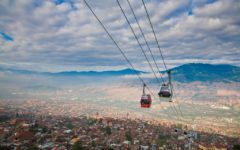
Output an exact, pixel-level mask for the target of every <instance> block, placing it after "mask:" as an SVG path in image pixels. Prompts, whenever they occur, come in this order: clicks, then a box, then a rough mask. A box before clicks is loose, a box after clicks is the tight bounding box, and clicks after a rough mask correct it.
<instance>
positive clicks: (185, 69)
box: [0, 63, 240, 82]
mask: <svg viewBox="0 0 240 150" xmlns="http://www.w3.org/2000/svg"><path fill="white" fill-rule="evenodd" d="M171 70H172V79H173V80H174V81H179V82H193V81H201V82H219V81H223V82H232V81H234V82H240V67H237V66H232V65H211V64H201V63H191V64H185V65H182V66H179V67H175V68H172V69H171ZM0 72H11V73H15V74H26V75H27V74H28V75H29V74H38V75H49V76H65V77H68V76H123V75H135V74H136V73H137V74H144V73H147V72H143V71H139V70H133V69H129V68H128V69H123V70H116V71H65V72H57V73H50V72H37V71H29V70H19V69H10V68H2V67H0Z"/></svg>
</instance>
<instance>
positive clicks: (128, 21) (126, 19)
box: [117, 0, 164, 84]
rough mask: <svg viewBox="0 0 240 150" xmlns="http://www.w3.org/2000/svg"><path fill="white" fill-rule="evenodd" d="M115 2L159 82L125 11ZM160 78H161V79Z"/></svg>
mask: <svg viewBox="0 0 240 150" xmlns="http://www.w3.org/2000/svg"><path fill="white" fill-rule="evenodd" d="M117 3H118V6H119V8H120V9H121V11H122V13H123V15H124V17H125V19H126V21H127V23H128V25H129V26H130V28H131V31H132V33H133V35H134V37H135V39H136V40H137V43H138V45H139V47H140V48H141V50H142V53H143V55H144V56H145V58H146V60H147V62H148V64H149V66H150V68H151V70H152V72H153V74H154V76H155V78H156V79H157V81H158V83H159V84H160V81H159V79H158V77H157V76H156V73H155V71H154V70H153V67H152V65H151V63H150V62H149V59H148V58H147V55H146V53H145V51H144V50H143V47H142V45H141V44H140V42H139V39H138V37H137V35H136V33H135V32H134V30H133V28H132V26H131V24H130V21H129V20H128V18H127V16H126V14H125V12H124V10H123V8H122V6H121V4H120V3H119V0H117ZM162 80H163V79H162ZM163 82H164V81H163Z"/></svg>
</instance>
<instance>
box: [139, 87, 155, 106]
mask: <svg viewBox="0 0 240 150" xmlns="http://www.w3.org/2000/svg"><path fill="white" fill-rule="evenodd" d="M145 87H146V84H143V94H142V97H141V101H140V104H141V107H142V108H150V107H151V103H152V98H151V95H150V94H146V93H145Z"/></svg>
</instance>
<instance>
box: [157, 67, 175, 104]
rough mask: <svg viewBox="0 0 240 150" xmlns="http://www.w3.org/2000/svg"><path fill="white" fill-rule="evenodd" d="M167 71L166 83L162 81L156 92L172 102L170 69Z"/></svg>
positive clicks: (160, 96)
mask: <svg viewBox="0 0 240 150" xmlns="http://www.w3.org/2000/svg"><path fill="white" fill-rule="evenodd" d="M167 73H168V80H169V81H168V83H163V84H162V86H161V88H160V91H159V93H158V96H159V98H160V99H161V98H165V99H168V101H169V102H172V95H173V93H172V83H171V70H168V71H167Z"/></svg>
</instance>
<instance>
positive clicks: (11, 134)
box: [0, 100, 240, 150]
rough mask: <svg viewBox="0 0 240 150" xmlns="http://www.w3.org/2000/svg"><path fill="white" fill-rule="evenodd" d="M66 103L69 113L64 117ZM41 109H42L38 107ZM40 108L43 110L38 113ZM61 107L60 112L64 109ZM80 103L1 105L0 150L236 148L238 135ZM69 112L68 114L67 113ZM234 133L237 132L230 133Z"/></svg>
mask: <svg viewBox="0 0 240 150" xmlns="http://www.w3.org/2000/svg"><path fill="white" fill-rule="evenodd" d="M67 105H70V106H71V107H72V108H74V109H72V110H75V111H74V113H75V114H74V115H75V116H74V115H73V113H69V108H67ZM43 106H44V107H43ZM42 108H45V109H42ZM64 108H65V109H64ZM84 109H87V108H84V106H83V107H81V105H78V104H74V101H72V102H71V101H70V102H65V103H64V102H58V104H57V103H56V102H55V103H54V102H47V101H40V100H28V101H18V102H16V101H7V100H6V101H1V105H0V111H1V115H0V119H1V124H0V148H1V149H53V150H58V149H61V150H64V149H87V150H88V149H93V150H98V149H103V150H105V149H114V150H115V149H116V150H117V149H133V150H138V149H143V150H156V149H188V148H191V149H221V150H222V149H237V146H238V145H239V143H240V138H239V136H236V137H228V136H224V135H221V134H216V133H208V132H204V131H193V130H192V128H191V127H189V126H187V125H184V124H176V123H173V122H171V121H167V120H162V121H160V120H152V119H149V120H148V119H140V118H135V119H134V117H129V116H131V114H126V115H124V116H114V113H113V114H112V116H107V115H102V114H101V113H99V112H96V113H94V114H91V115H86V114H85V115H84ZM70 111H71V110H70ZM236 132H239V131H236Z"/></svg>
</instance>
